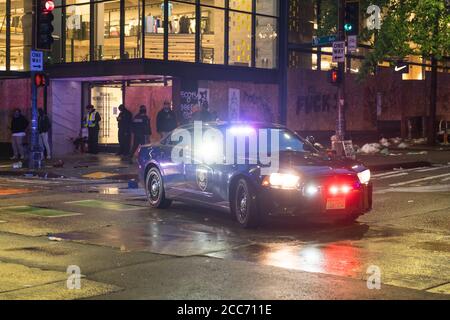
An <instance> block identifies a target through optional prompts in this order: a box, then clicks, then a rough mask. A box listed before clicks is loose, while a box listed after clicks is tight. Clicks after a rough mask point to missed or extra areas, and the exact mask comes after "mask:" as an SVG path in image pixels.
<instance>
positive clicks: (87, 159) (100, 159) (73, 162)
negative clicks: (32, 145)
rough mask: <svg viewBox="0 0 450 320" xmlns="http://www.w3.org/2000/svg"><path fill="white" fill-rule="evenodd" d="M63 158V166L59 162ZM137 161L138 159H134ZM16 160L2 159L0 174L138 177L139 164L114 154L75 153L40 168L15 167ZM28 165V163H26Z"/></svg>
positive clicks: (83, 177) (44, 176) (53, 160)
mask: <svg viewBox="0 0 450 320" xmlns="http://www.w3.org/2000/svg"><path fill="white" fill-rule="evenodd" d="M59 160H62V162H63V166H62V167H59V166H58V162H59ZM134 162H136V161H134ZM13 163H14V161H6V160H3V161H0V176H11V175H13V176H38V177H42V178H77V179H107V180H119V181H128V180H130V179H137V177H138V174H137V165H136V163H134V164H130V163H129V161H128V160H122V159H121V158H120V156H116V155H113V154H107V153H104V154H98V155H91V154H75V155H69V156H66V157H63V158H55V159H52V160H47V161H46V162H45V163H44V165H45V167H43V168H42V169H40V170H30V169H28V168H21V169H14V168H13V167H12V165H13ZM24 165H26V163H24Z"/></svg>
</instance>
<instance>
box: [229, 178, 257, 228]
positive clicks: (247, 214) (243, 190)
mask: <svg viewBox="0 0 450 320" xmlns="http://www.w3.org/2000/svg"><path fill="white" fill-rule="evenodd" d="M234 191H235V192H234V199H233V211H234V213H235V215H236V219H237V221H238V222H239V224H240V225H241V226H242V227H244V228H255V227H257V226H258V224H259V222H260V221H259V215H258V208H257V203H256V193H255V191H254V188H253V187H252V186H251V185H250V184H249V183H248V182H247V180H245V179H239V181H238V182H237V184H236V188H235V190H234Z"/></svg>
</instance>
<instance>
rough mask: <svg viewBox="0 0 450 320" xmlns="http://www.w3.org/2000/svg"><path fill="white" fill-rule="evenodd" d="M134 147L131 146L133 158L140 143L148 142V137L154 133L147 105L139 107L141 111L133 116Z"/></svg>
mask: <svg viewBox="0 0 450 320" xmlns="http://www.w3.org/2000/svg"><path fill="white" fill-rule="evenodd" d="M132 128H133V136H134V138H133V147H132V148H131V158H133V156H134V153H135V152H136V150H137V149H138V147H139V146H140V145H143V144H145V143H146V137H148V136H150V135H151V134H152V129H151V128H150V119H149V117H148V116H147V109H146V108H145V106H140V107H139V113H138V114H137V115H136V116H135V117H134V118H133V126H132Z"/></svg>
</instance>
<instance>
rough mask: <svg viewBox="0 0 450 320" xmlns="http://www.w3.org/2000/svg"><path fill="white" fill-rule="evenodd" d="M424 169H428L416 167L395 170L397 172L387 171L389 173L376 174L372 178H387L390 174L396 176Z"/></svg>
mask: <svg viewBox="0 0 450 320" xmlns="http://www.w3.org/2000/svg"><path fill="white" fill-rule="evenodd" d="M424 168H428V167H417V168H410V169H397V170H393V171H389V172H384V173H378V174H373V175H372V177H375V178H377V177H383V176H388V175H391V174H397V173H399V172H411V171H415V170H418V169H424Z"/></svg>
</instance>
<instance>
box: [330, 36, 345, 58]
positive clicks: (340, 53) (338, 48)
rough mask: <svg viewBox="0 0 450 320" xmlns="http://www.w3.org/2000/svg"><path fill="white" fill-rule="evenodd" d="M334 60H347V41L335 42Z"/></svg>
mask: <svg viewBox="0 0 450 320" xmlns="http://www.w3.org/2000/svg"><path fill="white" fill-rule="evenodd" d="M332 61H333V62H345V41H335V42H333V56H332Z"/></svg>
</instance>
